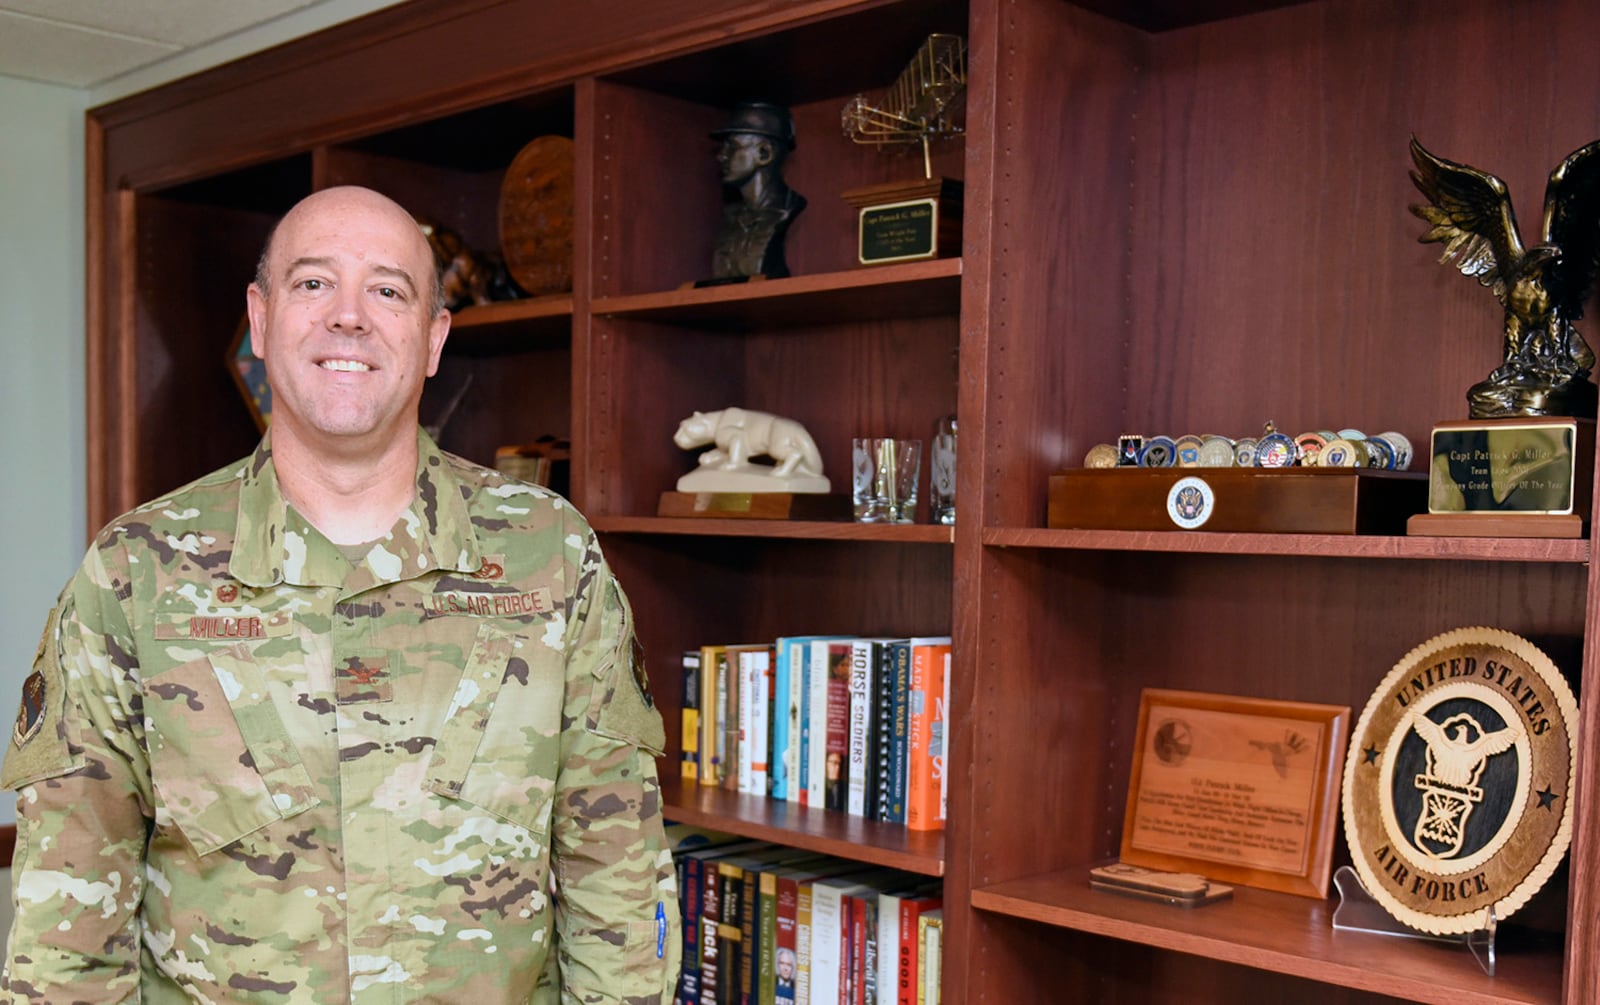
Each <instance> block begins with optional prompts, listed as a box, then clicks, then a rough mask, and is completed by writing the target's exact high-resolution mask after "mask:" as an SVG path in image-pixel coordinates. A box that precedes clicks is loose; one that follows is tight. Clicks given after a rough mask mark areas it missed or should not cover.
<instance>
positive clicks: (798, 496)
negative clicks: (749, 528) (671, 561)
mask: <svg viewBox="0 0 1600 1005" xmlns="http://www.w3.org/2000/svg"><path fill="white" fill-rule="evenodd" d="M850 514H851V508H850V497H849V496H846V495H829V494H827V493H821V492H663V493H661V501H660V503H659V504H658V505H657V507H656V515H657V516H679V517H728V518H734V519H745V520H849V519H850Z"/></svg>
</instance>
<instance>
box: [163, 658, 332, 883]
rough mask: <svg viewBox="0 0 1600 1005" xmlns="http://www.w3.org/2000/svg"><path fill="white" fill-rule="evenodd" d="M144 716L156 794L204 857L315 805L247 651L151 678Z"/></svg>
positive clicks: (294, 751)
mask: <svg viewBox="0 0 1600 1005" xmlns="http://www.w3.org/2000/svg"><path fill="white" fill-rule="evenodd" d="M144 714H145V726H146V734H147V737H148V742H149V748H150V764H151V774H152V775H153V777H154V781H155V786H156V791H157V792H158V793H159V794H160V798H161V801H162V803H163V804H164V806H165V808H166V810H167V812H168V813H170V814H171V816H172V818H173V821H174V822H175V823H176V824H177V825H178V828H179V829H180V830H182V831H183V834H184V837H185V838H186V839H187V840H188V841H189V843H190V844H191V845H192V846H193V847H194V849H195V851H196V852H198V853H199V854H201V855H205V854H209V853H210V852H213V851H216V850H217V849H219V848H223V847H225V846H227V845H230V844H232V843H233V842H235V841H237V840H239V839H240V838H242V837H244V836H245V835H247V834H250V833H252V832H254V831H257V830H259V829H261V828H262V827H265V826H266V825H268V824H270V823H272V822H274V821H276V820H280V819H284V818H286V817H292V816H294V815H296V814H298V813H301V812H303V811H305V810H307V809H310V808H311V807H312V806H315V805H316V804H317V803H318V802H319V800H318V799H317V797H316V795H315V793H314V791H313V789H312V785H311V779H310V776H309V775H308V774H307V773H306V769H305V766H304V765H303V764H302V763H301V761H300V755H299V752H298V750H297V749H296V748H295V746H294V744H293V742H291V741H290V739H289V734H288V732H287V731H286V730H285V729H284V726H283V720H282V718H281V717H280V716H279V714H278V709H277V706H275V705H274V704H273V701H272V697H271V695H270V694H269V693H268V691H267V687H266V681H265V680H264V678H263V677H262V674H261V671H260V669H259V668H258V667H257V666H256V663H255V660H254V658H253V657H252V656H251V654H250V651H249V648H248V647H247V646H245V645H235V646H227V647H225V648H218V649H216V650H213V651H212V652H211V653H209V654H208V656H206V657H203V658H201V659H197V660H191V661H190V662H188V663H184V664H182V665H180V666H176V667H173V668H172V669H170V670H167V671H164V672H162V673H160V674H158V675H156V676H155V677H152V678H149V679H148V680H146V681H145V699H144Z"/></svg>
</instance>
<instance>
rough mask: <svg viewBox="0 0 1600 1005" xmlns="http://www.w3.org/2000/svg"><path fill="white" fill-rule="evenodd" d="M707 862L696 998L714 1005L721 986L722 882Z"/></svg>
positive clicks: (716, 871)
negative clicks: (698, 986)
mask: <svg viewBox="0 0 1600 1005" xmlns="http://www.w3.org/2000/svg"><path fill="white" fill-rule="evenodd" d="M717 873H718V870H717V868H716V866H714V865H711V864H707V866H706V871H705V875H704V877H703V878H702V880H701V886H700V1001H701V1003H702V1005H716V1002H717V1001H718V996H719V994H720V993H721V985H722V931H721V925H722V882H721V880H720V879H719V877H718V875H717Z"/></svg>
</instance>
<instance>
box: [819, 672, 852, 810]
mask: <svg viewBox="0 0 1600 1005" xmlns="http://www.w3.org/2000/svg"><path fill="white" fill-rule="evenodd" d="M851 648H852V647H851V645H850V643H848V642H845V643H836V644H832V645H829V646H828V671H827V673H828V705H827V712H826V715H827V720H828V726H827V729H828V733H827V739H826V743H827V747H826V748H825V756H826V767H825V768H824V772H823V785H824V790H823V805H824V806H825V807H827V808H828V809H830V810H840V811H843V810H845V809H847V808H848V807H849V801H850V790H849V784H850V767H849V760H850V650H851Z"/></svg>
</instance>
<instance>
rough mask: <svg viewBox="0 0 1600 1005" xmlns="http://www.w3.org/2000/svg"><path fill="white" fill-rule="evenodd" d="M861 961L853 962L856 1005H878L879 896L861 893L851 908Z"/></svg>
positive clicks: (858, 959) (859, 959)
mask: <svg viewBox="0 0 1600 1005" xmlns="http://www.w3.org/2000/svg"><path fill="white" fill-rule="evenodd" d="M852 910H853V911H854V912H855V913H854V914H853V916H852V927H853V930H854V933H855V935H854V938H855V944H856V948H857V950H859V955H858V958H857V959H856V961H855V963H854V970H855V980H856V985H855V989H854V996H853V997H854V1001H855V1005H878V895H877V894H876V893H870V892H869V893H864V894H862V895H861V896H860V897H859V898H858V899H857V900H856V903H855V906H854V907H853V908H852Z"/></svg>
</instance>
